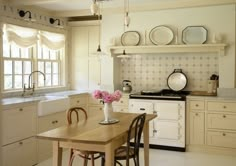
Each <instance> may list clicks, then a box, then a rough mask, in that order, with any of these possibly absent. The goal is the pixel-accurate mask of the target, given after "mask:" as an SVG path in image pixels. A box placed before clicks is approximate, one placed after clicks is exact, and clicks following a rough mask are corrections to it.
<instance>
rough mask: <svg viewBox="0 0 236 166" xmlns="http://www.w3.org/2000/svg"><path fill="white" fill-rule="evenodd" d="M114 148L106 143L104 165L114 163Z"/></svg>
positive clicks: (111, 165) (107, 165)
mask: <svg viewBox="0 0 236 166" xmlns="http://www.w3.org/2000/svg"><path fill="white" fill-rule="evenodd" d="M114 157H115V150H114V149H113V148H112V145H111V144H110V145H108V146H107V147H106V149H105V166H113V165H114Z"/></svg>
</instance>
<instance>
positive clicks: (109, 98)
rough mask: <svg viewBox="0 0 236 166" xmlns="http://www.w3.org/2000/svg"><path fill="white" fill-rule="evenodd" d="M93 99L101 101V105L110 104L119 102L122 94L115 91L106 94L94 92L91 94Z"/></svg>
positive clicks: (105, 92) (104, 92) (98, 91)
mask: <svg viewBox="0 0 236 166" xmlns="http://www.w3.org/2000/svg"><path fill="white" fill-rule="evenodd" d="M93 97H94V98H95V99H101V102H103V103H112V102H113V101H119V100H120V98H121V97H122V93H121V92H120V91H119V90H116V91H115V92H114V93H108V92H107V91H100V90H95V91H94V92H93Z"/></svg>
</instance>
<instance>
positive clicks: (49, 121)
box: [37, 112, 67, 162]
mask: <svg viewBox="0 0 236 166" xmlns="http://www.w3.org/2000/svg"><path fill="white" fill-rule="evenodd" d="M66 121H67V119H66V112H59V113H55V114H50V115H47V116H42V117H39V118H38V133H41V132H44V131H48V130H52V129H55V128H57V127H60V126H63V125H65V124H66V123H67V122H66ZM37 141H38V162H41V161H43V160H45V159H47V158H49V157H51V156H52V141H48V140H42V139H38V140H37Z"/></svg>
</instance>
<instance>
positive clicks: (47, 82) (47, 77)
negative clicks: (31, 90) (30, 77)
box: [46, 74, 52, 86]
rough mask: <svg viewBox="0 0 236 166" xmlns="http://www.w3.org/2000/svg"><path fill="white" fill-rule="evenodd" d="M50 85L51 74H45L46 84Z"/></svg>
mask: <svg viewBox="0 0 236 166" xmlns="http://www.w3.org/2000/svg"><path fill="white" fill-rule="evenodd" d="M51 85H52V77H51V74H46V86H51Z"/></svg>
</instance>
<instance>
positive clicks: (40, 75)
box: [38, 74, 45, 87]
mask: <svg viewBox="0 0 236 166" xmlns="http://www.w3.org/2000/svg"><path fill="white" fill-rule="evenodd" d="M44 82H45V80H44V76H43V75H42V74H39V75H38V87H42V86H44Z"/></svg>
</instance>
